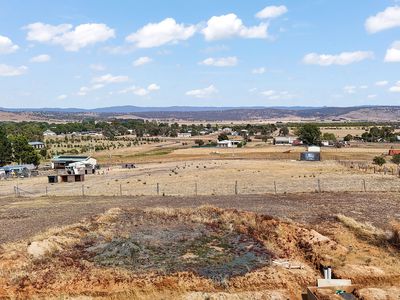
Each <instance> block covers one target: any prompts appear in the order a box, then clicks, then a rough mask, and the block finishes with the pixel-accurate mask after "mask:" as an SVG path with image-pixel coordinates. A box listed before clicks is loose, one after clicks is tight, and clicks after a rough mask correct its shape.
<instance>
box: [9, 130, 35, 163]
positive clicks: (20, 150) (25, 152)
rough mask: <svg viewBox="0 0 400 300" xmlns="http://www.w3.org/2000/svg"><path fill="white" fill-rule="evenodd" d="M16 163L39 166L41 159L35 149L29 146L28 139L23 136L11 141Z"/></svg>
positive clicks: (15, 137)
mask: <svg viewBox="0 0 400 300" xmlns="http://www.w3.org/2000/svg"><path fill="white" fill-rule="evenodd" d="M11 144H12V149H13V154H14V161H15V162H17V163H21V164H34V165H35V166H37V165H39V163H40V158H39V155H38V154H37V152H36V151H35V149H34V148H33V147H32V146H31V145H29V144H28V139H27V138H26V137H25V136H23V135H17V136H14V137H12V139H11Z"/></svg>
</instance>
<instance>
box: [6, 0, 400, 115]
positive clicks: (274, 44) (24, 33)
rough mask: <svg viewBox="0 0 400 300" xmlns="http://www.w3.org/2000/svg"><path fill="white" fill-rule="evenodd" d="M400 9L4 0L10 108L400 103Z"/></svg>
mask: <svg viewBox="0 0 400 300" xmlns="http://www.w3.org/2000/svg"><path fill="white" fill-rule="evenodd" d="M399 71H400V2H399V1H396V0H352V1H348V0H335V1H331V0H305V1H296V0H291V1H265V0H264V1H260V0H252V1H239V0H235V1H232V0H230V1H228V0H219V1H215V0H214V1H212V0H202V1H177V0H175V1H173V0H170V1H161V0H158V1H155V0H146V1H127V0H126V1H122V0H121V1H106V0H102V1H99V0H97V1H94V0H85V1H77V0H68V1H50V0H47V1H44V0H35V1H33V0H31V1H28V0H24V1H22V0H13V1H5V0H1V1H0V91H1V92H0V107H84V108H94V107H103V106H114V105H137V106H171V105H193V106H252V105H260V106H278V105H288V106H292V105H302V106H303V105H304V106H322V105H326V106H352V105H365V104H374V105H378V104H385V105H400V72H399Z"/></svg>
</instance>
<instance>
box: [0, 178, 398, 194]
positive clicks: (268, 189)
mask: <svg viewBox="0 0 400 300" xmlns="http://www.w3.org/2000/svg"><path fill="white" fill-rule="evenodd" d="M322 192H400V179H399V178H397V177H394V176H382V177H376V178H371V177H365V178H361V177H360V176H357V177H356V178H353V179H351V178H335V179H333V178H298V179H294V178H291V179H290V180H282V179H280V180H268V181H267V182H265V183H264V184H260V183H254V184H248V183H247V184H245V183H242V182H241V181H240V180H232V181H230V182H218V180H217V181H212V182H210V181H208V182H199V181H190V180H186V181H184V180H182V181H172V182H167V183H147V182H139V183H138V182H135V183H118V182H115V181H109V182H104V183H101V184H98V183H90V182H73V183H55V184H47V185H37V186H30V187H29V188H28V187H25V186H18V185H15V186H10V187H8V188H2V189H1V191H0V197H10V196H11V197H12V196H13V197H39V196H48V197H59V196H60V197H62V196H196V195H205V196H207V195H209V196H212V195H245V194H285V193H322Z"/></svg>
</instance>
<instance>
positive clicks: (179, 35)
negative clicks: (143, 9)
mask: <svg viewBox="0 0 400 300" xmlns="http://www.w3.org/2000/svg"><path fill="white" fill-rule="evenodd" d="M195 32H196V26H194V25H188V26H185V25H184V24H178V23H176V21H175V20H174V19H173V18H166V19H164V20H163V21H161V22H159V23H149V24H147V25H145V26H144V27H142V28H140V29H139V30H138V31H136V32H134V33H132V34H130V35H128V36H127V37H126V40H127V41H128V42H132V43H135V45H136V47H138V48H153V47H159V46H162V45H165V44H170V43H177V42H178V41H184V40H187V39H189V38H190V37H192V36H193V35H194V34H195Z"/></svg>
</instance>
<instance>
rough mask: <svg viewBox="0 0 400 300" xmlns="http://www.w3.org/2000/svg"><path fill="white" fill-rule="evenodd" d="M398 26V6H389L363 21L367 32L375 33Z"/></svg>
mask: <svg viewBox="0 0 400 300" xmlns="http://www.w3.org/2000/svg"><path fill="white" fill-rule="evenodd" d="M399 26H400V6H391V7H388V8H386V9H385V10H384V11H382V12H379V13H378V14H376V15H375V16H371V17H369V18H368V19H367V20H366V21H365V29H366V30H367V31H368V32H369V33H376V32H379V31H382V30H387V29H390V28H394V27H399Z"/></svg>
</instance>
